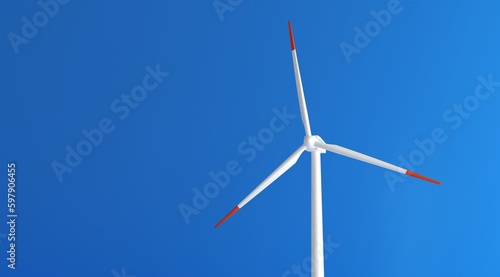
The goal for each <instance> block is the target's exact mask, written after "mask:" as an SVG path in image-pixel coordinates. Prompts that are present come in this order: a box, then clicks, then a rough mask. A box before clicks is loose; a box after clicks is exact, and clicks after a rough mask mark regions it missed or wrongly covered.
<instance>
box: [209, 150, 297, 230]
mask: <svg viewBox="0 0 500 277" xmlns="http://www.w3.org/2000/svg"><path fill="white" fill-rule="evenodd" d="M304 150H306V147H305V146H304V145H302V146H300V147H299V149H297V150H295V152H293V154H292V155H290V157H288V158H287V159H286V160H285V161H284V162H283V163H282V164H281V165H280V166H278V168H276V169H275V170H274V171H273V173H271V175H269V176H268V177H267V178H266V179H265V180H264V181H263V182H262V183H260V185H258V186H257V187H256V188H255V189H254V190H253V191H252V192H251V193H250V194H249V195H248V196H247V197H245V199H243V201H241V202H240V203H239V204H238V205H237V206H236V207H235V208H233V209H232V210H231V211H230V212H229V213H228V214H227V215H226V216H225V217H224V218H223V219H221V220H220V221H219V223H217V225H215V228H217V227H219V225H221V224H222V223H223V222H224V221H226V220H227V219H228V218H229V217H230V216H232V215H233V214H234V213H235V212H237V211H238V210H239V209H241V208H242V207H243V206H245V205H246V204H247V203H248V202H250V200H252V199H253V198H254V197H255V196H257V195H258V194H259V193H261V192H262V191H263V190H264V189H265V188H267V187H268V186H269V185H270V184H272V182H274V181H275V180H276V179H278V177H280V176H281V175H283V173H285V172H286V171H287V170H288V169H290V167H292V166H293V165H294V164H295V163H296V162H297V160H298V159H299V157H300V155H301V154H302V153H303V152H304Z"/></svg>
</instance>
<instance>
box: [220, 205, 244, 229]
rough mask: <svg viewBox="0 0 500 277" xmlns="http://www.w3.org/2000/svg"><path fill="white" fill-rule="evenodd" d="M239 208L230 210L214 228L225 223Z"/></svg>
mask: <svg viewBox="0 0 500 277" xmlns="http://www.w3.org/2000/svg"><path fill="white" fill-rule="evenodd" d="M239 209H240V208H239V207H238V206H236V207H234V209H232V210H231V211H230V212H229V213H228V214H227V215H226V216H225V217H224V218H223V219H221V220H220V221H219V223H217V225H215V228H217V227H219V225H221V224H222V223H224V221H226V220H227V219H228V218H230V217H231V216H232V215H233V214H234V213H235V212H237V211H238V210H239Z"/></svg>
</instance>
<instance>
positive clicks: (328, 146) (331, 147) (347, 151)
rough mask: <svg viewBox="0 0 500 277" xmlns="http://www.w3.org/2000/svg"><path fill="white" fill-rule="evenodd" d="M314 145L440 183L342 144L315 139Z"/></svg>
mask: <svg viewBox="0 0 500 277" xmlns="http://www.w3.org/2000/svg"><path fill="white" fill-rule="evenodd" d="M314 145H315V146H317V147H320V148H323V149H325V150H328V151H331V152H333V153H336V154H339V155H342V156H346V157H349V158H353V159H356V160H359V161H362V162H365V163H369V164H373V165H376V166H379V167H383V168H385V169H389V170H392V171H396V172H399V173H401V174H406V175H408V176H412V177H415V178H419V179H422V180H425V181H427V182H431V183H434V184H437V185H441V182H439V181H436V180H433V179H431V178H428V177H425V176H423V175H420V174H418V173H415V172H412V171H409V170H407V169H404V168H402V167H399V166H395V165H393V164H390V163H387V162H384V161H381V160H379V159H375V158H373V157H370V156H368V155H365V154H362V153H359V152H356V151H353V150H350V149H347V148H345V147H342V146H338V145H333V144H326V143H322V142H319V141H316V142H315V143H314Z"/></svg>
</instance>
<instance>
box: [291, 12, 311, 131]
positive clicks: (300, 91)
mask: <svg viewBox="0 0 500 277" xmlns="http://www.w3.org/2000/svg"><path fill="white" fill-rule="evenodd" d="M288 30H289V31H290V45H291V47H292V59H293V71H294V72H295V84H296V85H297V93H298V96H299V106H300V116H301V117H302V123H303V124H304V129H305V131H306V135H307V136H310V135H311V126H310V125H309V115H308V114H307V105H306V98H305V97H304V89H303V88H302V78H301V77H300V69H299V61H298V59H297V51H296V50H295V41H294V40H293V33H292V23H291V22H290V21H288Z"/></svg>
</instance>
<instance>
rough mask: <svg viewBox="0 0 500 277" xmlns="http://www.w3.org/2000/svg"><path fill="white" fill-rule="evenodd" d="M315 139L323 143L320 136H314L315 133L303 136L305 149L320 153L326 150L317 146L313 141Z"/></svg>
mask: <svg viewBox="0 0 500 277" xmlns="http://www.w3.org/2000/svg"><path fill="white" fill-rule="evenodd" d="M317 141H319V142H322V143H325V142H324V141H323V139H322V138H321V137H320V136H316V135H315V136H305V137H304V145H305V146H306V150H307V151H309V152H313V151H319V152H321V153H325V152H326V151H325V149H322V148H319V147H317V146H316V145H314V143H315V142H317Z"/></svg>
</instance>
